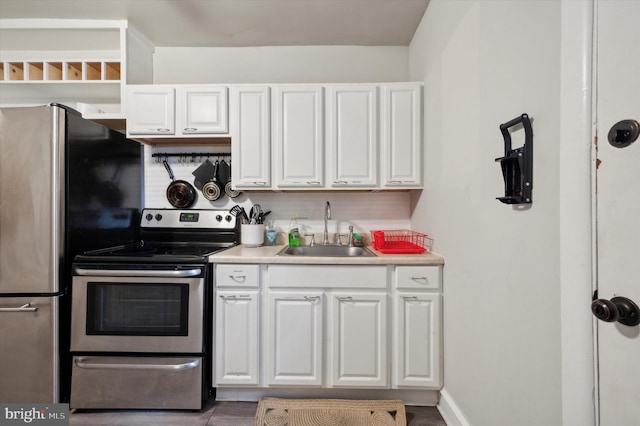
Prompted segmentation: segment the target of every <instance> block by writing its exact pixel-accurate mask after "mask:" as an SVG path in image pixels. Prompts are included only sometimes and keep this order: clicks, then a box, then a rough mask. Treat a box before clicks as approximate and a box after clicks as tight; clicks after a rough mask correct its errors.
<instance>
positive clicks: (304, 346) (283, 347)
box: [266, 292, 323, 386]
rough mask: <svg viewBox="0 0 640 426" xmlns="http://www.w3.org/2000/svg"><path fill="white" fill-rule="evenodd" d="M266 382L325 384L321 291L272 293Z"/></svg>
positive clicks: (268, 328)
mask: <svg viewBox="0 0 640 426" xmlns="http://www.w3.org/2000/svg"><path fill="white" fill-rule="evenodd" d="M267 309H268V313H267V333H266V334H267V336H266V342H267V354H266V363H267V384H268V385H316V386H320V385H322V362H323V358H322V338H323V337H322V335H323V329H322V293H319V292H296V293H289V292H271V293H269V296H268V303H267Z"/></svg>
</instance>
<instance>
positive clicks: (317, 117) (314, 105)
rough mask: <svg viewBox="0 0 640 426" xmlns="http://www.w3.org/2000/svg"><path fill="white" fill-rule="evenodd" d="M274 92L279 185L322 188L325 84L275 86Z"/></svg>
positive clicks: (277, 183) (275, 140) (277, 181)
mask: <svg viewBox="0 0 640 426" xmlns="http://www.w3.org/2000/svg"><path fill="white" fill-rule="evenodd" d="M274 92H275V94H274V96H275V102H274V105H275V106H274V126H275V127H274V146H275V153H276V161H275V164H276V185H277V186H278V187H281V188H286V187H288V188H295V187H307V188H308V187H311V188H313V187H322V186H323V184H324V114H323V105H324V104H323V97H322V93H323V89H322V87H320V86H276V87H275V89H274Z"/></svg>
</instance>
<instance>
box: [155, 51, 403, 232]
mask: <svg viewBox="0 0 640 426" xmlns="http://www.w3.org/2000/svg"><path fill="white" fill-rule="evenodd" d="M408 58H409V48H408V47H363V46H296V47H239V48H232V47H229V48H190V47H180V48H166V47H158V48H156V49H155V53H154V65H153V74H154V83H156V84H216V83H219V84H224V83H332V82H342V83H346V82H387V81H407V79H408ZM181 151H186V152H194V151H195V152H212V151H213V152H220V151H223V152H224V149H221V148H220V147H212V148H211V149H208V148H196V147H184V149H183V148H163V147H145V206H147V207H154V208H164V207H166V208H169V207H171V206H170V205H169V203H168V202H167V200H166V197H165V190H166V187H167V185H168V184H169V177H168V175H167V173H166V171H165V170H164V167H163V166H162V165H161V164H156V163H155V159H152V157H151V155H152V154H153V153H157V152H181ZM227 152H228V150H227ZM171 165H172V168H173V171H174V173H175V175H176V178H177V179H184V180H187V181H189V182H193V175H192V174H191V172H192V171H193V170H194V169H195V168H196V167H197V166H198V165H199V163H198V164H191V163H177V162H175V158H172V163H171ZM409 198H410V194H409V192H407V191H402V192H378V193H371V192H362V191H356V192H353V191H348V192H340V193H337V192H329V193H327V192H320V193H300V192H288V193H275V192H271V191H266V192H246V193H244V194H243V195H242V196H240V197H238V198H236V199H229V198H228V197H223V198H221V199H220V200H218V201H214V202H211V201H207V200H206V199H204V197H202V196H200V197H199V199H198V201H197V203H196V205H195V208H203V209H211V208H218V209H228V208H231V207H232V206H233V205H234V204H239V205H242V206H244V207H245V208H246V209H247V210H248V209H249V208H250V207H251V205H252V204H253V203H259V204H261V206H263V207H264V208H265V209H267V210H272V212H273V213H272V214H271V215H270V216H269V219H270V220H274V221H275V222H276V226H277V227H278V229H279V230H280V231H287V230H288V227H289V220H290V218H291V217H292V216H294V215H295V216H301V217H304V218H307V219H303V220H301V225H302V227H303V230H304V231H303V232H321V231H322V229H323V222H322V214H323V210H322V209H323V207H324V203H325V202H326V201H329V202H331V206H332V213H333V217H334V220H332V221H331V222H330V225H329V227H330V232H336V231H337V230H339V231H340V232H346V231H347V227H348V226H349V225H350V224H352V225H354V228H355V230H356V232H361V233H367V232H368V231H369V230H371V229H398V228H400V229H404V228H407V227H409V217H410V214H411V213H410V211H409V206H410V201H409Z"/></svg>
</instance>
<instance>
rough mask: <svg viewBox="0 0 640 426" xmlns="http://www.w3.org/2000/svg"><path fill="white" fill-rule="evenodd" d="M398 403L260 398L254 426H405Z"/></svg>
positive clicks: (400, 404) (401, 409)
mask: <svg viewBox="0 0 640 426" xmlns="http://www.w3.org/2000/svg"><path fill="white" fill-rule="evenodd" d="M406 424H407V417H406V413H405V409H404V402H403V401H400V400H351V399H283V398H266V397H265V398H262V399H260V402H259V403H258V408H257V410H256V418H255V423H254V425H255V426H387V425H389V426H406Z"/></svg>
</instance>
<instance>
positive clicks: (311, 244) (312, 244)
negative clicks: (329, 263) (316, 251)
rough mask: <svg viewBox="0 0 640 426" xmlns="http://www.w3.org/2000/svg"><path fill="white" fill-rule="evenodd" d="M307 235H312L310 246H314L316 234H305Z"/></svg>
mask: <svg viewBox="0 0 640 426" xmlns="http://www.w3.org/2000/svg"><path fill="white" fill-rule="evenodd" d="M304 236H305V237H311V241H310V242H309V247H313V246H315V245H316V236H315V235H314V234H304Z"/></svg>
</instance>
